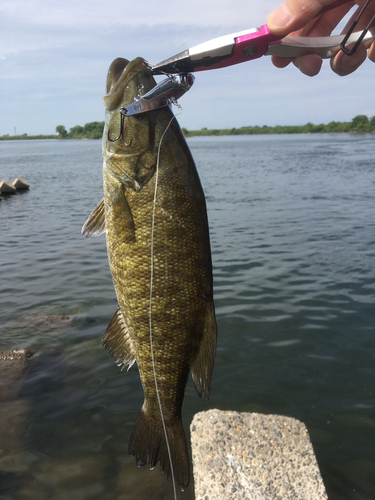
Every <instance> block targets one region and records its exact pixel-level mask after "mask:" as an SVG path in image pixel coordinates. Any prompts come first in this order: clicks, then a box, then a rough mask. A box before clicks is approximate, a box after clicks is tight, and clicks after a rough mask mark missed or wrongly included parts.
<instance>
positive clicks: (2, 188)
mask: <svg viewBox="0 0 375 500" xmlns="http://www.w3.org/2000/svg"><path fill="white" fill-rule="evenodd" d="M16 191H17V189H16V188H15V187H14V186H13V184H12V183H11V182H9V181H7V180H5V179H1V180H0V193H7V194H8V193H9V194H12V193H15V192H16Z"/></svg>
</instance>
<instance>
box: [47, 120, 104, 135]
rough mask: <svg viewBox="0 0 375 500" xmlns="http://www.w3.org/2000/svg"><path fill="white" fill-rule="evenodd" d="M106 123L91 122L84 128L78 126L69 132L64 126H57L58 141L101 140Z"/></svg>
mask: <svg viewBox="0 0 375 500" xmlns="http://www.w3.org/2000/svg"><path fill="white" fill-rule="evenodd" d="M103 129H104V122H90V123H86V125H84V126H83V127H82V126H81V125H76V126H75V127H72V128H71V129H69V132H67V130H66V128H65V127H64V125H57V127H56V132H57V134H58V139H101V138H102V136H103Z"/></svg>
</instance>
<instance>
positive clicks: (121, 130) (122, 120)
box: [107, 108, 133, 148]
mask: <svg viewBox="0 0 375 500" xmlns="http://www.w3.org/2000/svg"><path fill="white" fill-rule="evenodd" d="M122 109H123V108H121V109H120V115H121V122H120V133H119V135H118V137H116V139H110V137H109V129H108V134H107V138H108V140H109V141H111V142H116V141H118V140H119V139H120V137H121V139H122V142H123V143H124V144H125V146H126V147H127V148H129V147H130V146H131V145H132V142H133V138H131V139H130V143H129V144H126V142H125V141H124V121H125V114H124V113H123V112H122Z"/></svg>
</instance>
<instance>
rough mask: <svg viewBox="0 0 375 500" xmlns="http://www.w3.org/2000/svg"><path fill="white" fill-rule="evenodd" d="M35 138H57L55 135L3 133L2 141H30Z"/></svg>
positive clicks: (0, 137)
mask: <svg viewBox="0 0 375 500" xmlns="http://www.w3.org/2000/svg"><path fill="white" fill-rule="evenodd" d="M33 139H56V136H55V135H41V134H40V135H27V134H22V135H2V136H0V141H20V140H21V141H29V140H33Z"/></svg>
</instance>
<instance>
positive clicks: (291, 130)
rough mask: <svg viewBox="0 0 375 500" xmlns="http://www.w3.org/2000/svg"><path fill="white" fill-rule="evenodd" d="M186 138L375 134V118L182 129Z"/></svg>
mask: <svg viewBox="0 0 375 500" xmlns="http://www.w3.org/2000/svg"><path fill="white" fill-rule="evenodd" d="M182 131H183V133H184V135H185V137H193V136H197V135H201V136H207V135H258V134H317V133H320V134H322V133H342V132H346V133H369V132H371V133H375V116H373V117H372V118H371V119H369V118H368V117H367V116H365V115H357V116H356V117H354V118H353V119H352V121H351V122H330V123H328V124H327V125H325V124H324V123H321V124H320V125H314V124H313V123H307V125H276V126H275V127H268V126H267V125H263V127H258V126H255V127H241V128H232V129H212V130H207V128H202V129H201V130H187V129H186V128H183V129H182Z"/></svg>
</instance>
